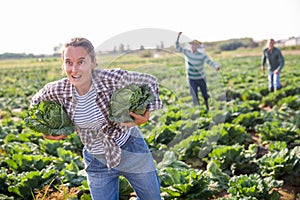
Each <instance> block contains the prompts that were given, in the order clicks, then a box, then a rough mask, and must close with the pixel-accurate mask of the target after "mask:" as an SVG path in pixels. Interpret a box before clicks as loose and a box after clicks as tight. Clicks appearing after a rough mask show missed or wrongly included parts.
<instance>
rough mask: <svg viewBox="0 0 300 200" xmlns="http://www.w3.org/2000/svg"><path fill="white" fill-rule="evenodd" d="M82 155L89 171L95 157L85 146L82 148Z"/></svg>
mask: <svg viewBox="0 0 300 200" xmlns="http://www.w3.org/2000/svg"><path fill="white" fill-rule="evenodd" d="M82 157H83V161H84V166H85V170H86V171H87V170H88V168H89V166H90V165H91V164H92V162H93V160H94V157H93V156H92V155H91V154H89V152H88V151H87V150H86V149H85V148H83V150H82Z"/></svg>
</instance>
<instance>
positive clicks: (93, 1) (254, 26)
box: [0, 0, 300, 54]
mask: <svg viewBox="0 0 300 200" xmlns="http://www.w3.org/2000/svg"><path fill="white" fill-rule="evenodd" d="M0 7H1V12H0V24H1V29H0V31H1V32H0V34H1V37H0V54H1V53H8V52H9V53H26V54H29V53H33V54H52V53H54V50H53V49H54V47H55V46H58V45H59V44H63V43H65V42H67V41H69V39H70V38H72V37H85V38H87V39H89V40H90V41H92V43H93V44H94V46H95V47H96V48H98V47H101V46H103V47H104V46H105V45H104V44H107V43H110V44H111V45H118V43H119V41H117V40H116V39H117V38H118V37H119V36H124V35H126V34H127V33H134V34H131V36H133V37H132V38H131V39H130V41H134V40H135V39H134V38H135V37H137V35H141V34H142V36H141V37H143V41H145V40H149V41H150V40H151V38H152V39H153V38H156V39H157V40H156V41H159V39H161V40H163V39H164V38H163V34H161V37H162V38H159V37H160V34H158V35H156V34H157V33H164V34H165V35H164V37H167V38H168V40H170V41H172V43H174V42H175V40H176V34H177V32H179V31H181V32H183V35H184V36H186V37H187V38H188V39H198V40H200V41H202V42H212V41H220V40H227V39H232V38H243V37H251V38H253V39H254V40H257V41H259V40H263V39H268V38H274V39H275V40H279V39H287V38H289V37H293V36H294V37H299V36H300V12H299V10H300V0H185V1H182V0H181V1H179V0H147V1H146V0H126V1H125V0H107V1H103V0H84V1H82V0H26V1H24V0H9V1H1V2H0ZM140 30H148V33H147V34H143V32H139V31H140ZM151 30H156V32H155V33H152V32H151ZM157 30H159V31H158V32H157ZM127 37H129V36H127ZM119 38H120V37H119ZM122 38H126V37H122ZM137 39H138V38H136V40H137ZM114 40H115V44H113V43H114ZM108 41H110V42H108ZM126 42H129V40H128V41H126ZM128 45H129V44H128ZM166 45H167V44H165V46H166ZM107 48H111V47H107Z"/></svg>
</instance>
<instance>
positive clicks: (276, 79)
mask: <svg viewBox="0 0 300 200" xmlns="http://www.w3.org/2000/svg"><path fill="white" fill-rule="evenodd" d="M268 80H269V89H270V90H274V89H280V88H281V85H280V72H279V73H278V74H274V72H273V71H271V70H269V74H268Z"/></svg>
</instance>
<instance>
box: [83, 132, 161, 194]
mask: <svg viewBox="0 0 300 200" xmlns="http://www.w3.org/2000/svg"><path fill="white" fill-rule="evenodd" d="M130 131H131V135H130V137H129V138H128V140H127V141H126V143H125V144H124V145H123V146H122V147H121V149H122V158H121V162H120V164H119V166H118V167H116V168H113V169H110V170H108V169H107V167H106V161H105V157H104V155H102V154H101V155H92V154H90V153H88V151H87V150H86V149H85V148H84V149H83V158H84V162H85V170H86V173H87V180H88V184H89V188H90V192H91V196H92V199H93V200H102V199H103V200H119V176H121V175H122V176H124V177H125V178H126V179H127V180H128V182H129V183H130V185H131V186H132V188H133V189H134V191H135V193H136V194H137V199H140V200H161V196H160V183H159V179H158V176H157V172H156V169H155V165H154V162H153V158H152V155H151V153H150V151H149V148H148V146H147V144H146V142H145V140H144V138H143V137H142V135H141V133H140V131H139V129H138V128H137V127H133V128H131V130H130Z"/></svg>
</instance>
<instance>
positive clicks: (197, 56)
mask: <svg viewBox="0 0 300 200" xmlns="http://www.w3.org/2000/svg"><path fill="white" fill-rule="evenodd" d="M181 34H182V32H179V33H178V37H177V40H176V49H177V50H178V51H180V52H182V53H183V54H184V56H185V65H186V73H187V78H188V82H189V88H190V93H191V95H192V100H193V104H194V105H195V106H197V105H199V97H198V89H199V88H200V91H201V93H202V97H203V99H204V103H205V106H206V109H207V110H209V106H208V98H209V95H208V93H207V85H206V76H205V71H204V64H205V63H207V64H209V65H211V66H213V67H214V68H215V69H216V70H217V71H218V70H219V69H220V67H219V66H218V65H217V64H216V63H215V62H214V61H212V60H211V59H210V58H209V57H208V56H207V55H206V54H205V53H204V51H199V50H198V48H199V47H201V42H199V41H197V40H193V41H191V42H189V44H190V45H191V50H188V49H184V48H183V47H181V46H180V44H179V39H180V36H181Z"/></svg>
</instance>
